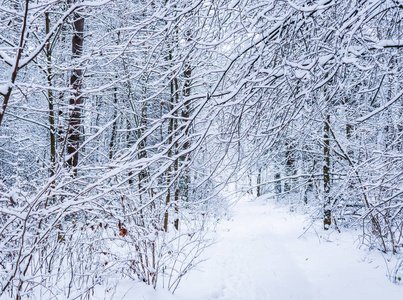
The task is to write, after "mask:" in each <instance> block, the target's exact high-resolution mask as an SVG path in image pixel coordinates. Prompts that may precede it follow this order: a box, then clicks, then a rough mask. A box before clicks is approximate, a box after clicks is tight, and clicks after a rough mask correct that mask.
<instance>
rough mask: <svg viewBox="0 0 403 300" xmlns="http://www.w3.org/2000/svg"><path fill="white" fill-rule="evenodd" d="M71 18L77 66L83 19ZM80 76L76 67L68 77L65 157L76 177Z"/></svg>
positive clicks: (73, 51) (78, 141) (79, 55)
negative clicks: (69, 113) (69, 109)
mask: <svg viewBox="0 0 403 300" xmlns="http://www.w3.org/2000/svg"><path fill="white" fill-rule="evenodd" d="M76 1H77V0H68V4H72V3H74V2H76ZM73 17H74V21H73V28H74V35H73V39H72V54H73V55H72V58H73V63H75V64H77V63H78V62H77V61H75V60H77V59H79V58H80V57H81V56H82V54H83V42H84V18H82V17H81V16H80V15H79V14H78V13H74V14H73ZM82 76H83V70H82V69H81V68H79V67H76V68H74V69H73V73H72V74H71V77H70V85H71V88H72V89H73V91H74V93H73V95H72V96H71V97H70V100H69V104H70V106H71V107H72V112H71V117H70V122H69V127H68V135H67V155H68V156H69V159H68V160H67V164H68V165H69V166H70V167H72V169H73V173H74V175H75V176H76V175H77V165H78V148H79V146H80V135H81V134H80V129H81V109H82V108H81V107H82V96H81V93H80V89H81V84H82V80H83V77H82Z"/></svg>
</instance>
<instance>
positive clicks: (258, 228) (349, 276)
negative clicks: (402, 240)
mask: <svg viewBox="0 0 403 300" xmlns="http://www.w3.org/2000/svg"><path fill="white" fill-rule="evenodd" d="M304 221H305V217H304V216H301V215H298V214H289V213H288V212H287V210H286V209H285V208H278V207H276V205H275V204H274V203H273V200H268V201H264V200H259V199H258V200H255V201H253V202H251V201H247V200H243V201H241V202H239V203H238V204H237V205H236V206H235V208H234V213H233V218H232V220H230V221H225V222H222V224H221V225H220V227H219V230H218V234H219V236H220V238H221V241H220V242H219V243H217V244H216V245H213V246H212V247H211V248H210V249H208V250H207V252H206V254H205V257H209V259H208V260H207V261H206V262H204V263H203V264H202V265H201V266H200V267H199V270H200V271H193V272H191V273H190V274H189V276H188V277H186V278H185V279H184V280H183V282H182V285H181V286H180V288H179V289H178V291H177V292H176V297H175V299H178V300H210V299H218V300H236V299H239V300H241V299H242V300H269V299H272V300H283V299H284V300H285V299H298V300H316V299H317V300H327V299H329V300H331V299H332V300H333V299H337V300H348V299H354V300H359V299H366V300H371V299H385V300H386V299H387V300H393V299H396V300H399V299H403V286H396V285H393V284H391V283H390V282H389V281H388V280H387V278H386V276H385V264H384V262H383V259H382V257H381V256H380V254H379V255H377V254H376V253H372V254H371V256H368V255H367V254H366V253H365V252H363V251H362V250H359V249H356V248H355V246H354V245H353V239H354V237H353V236H352V235H351V234H343V235H339V234H337V233H333V234H332V235H331V236H330V237H328V236H324V234H325V233H324V232H320V231H318V232H317V233H308V234H306V235H304V236H303V237H302V238H299V239H298V237H299V236H300V235H301V234H302V233H303V231H304V229H303V226H304ZM326 234H328V233H326Z"/></svg>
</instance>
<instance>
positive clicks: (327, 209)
mask: <svg viewBox="0 0 403 300" xmlns="http://www.w3.org/2000/svg"><path fill="white" fill-rule="evenodd" d="M323 143H324V147H323V156H324V164H323V192H324V214H323V226H324V229H325V230H328V229H329V227H330V225H331V224H332V211H331V202H332V199H331V197H330V115H327V116H326V121H325V124H324V136H323Z"/></svg>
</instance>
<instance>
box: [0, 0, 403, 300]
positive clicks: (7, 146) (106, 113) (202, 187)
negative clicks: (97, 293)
mask: <svg viewBox="0 0 403 300" xmlns="http://www.w3.org/2000/svg"><path fill="white" fill-rule="evenodd" d="M0 29H1V30H0V103H1V107H0V297H5V298H7V299H8V298H12V299H30V298H33V299H64V298H68V299H77V298H79V299H91V297H92V295H93V290H94V288H95V287H96V286H97V285H105V284H107V283H108V282H112V280H119V279H121V278H125V279H130V280H133V281H140V282H144V283H145V284H146V285H150V286H152V287H154V288H156V287H160V286H162V283H164V288H165V289H167V290H169V291H171V292H174V291H175V290H176V289H177V287H178V286H179V285H180V283H181V280H182V278H183V277H184V275H185V274H187V273H188V272H189V271H191V270H192V268H193V267H194V266H195V265H196V264H197V262H198V261H199V257H200V255H201V254H202V253H203V251H204V250H205V249H206V248H208V246H209V245H210V244H211V239H210V237H209V232H211V230H212V229H213V228H214V226H215V224H216V223H217V222H219V220H220V219H222V218H223V216H224V215H225V212H226V205H227V204H228V199H227V198H228V194H230V197H232V198H236V197H238V196H239V195H242V194H249V195H254V196H255V197H259V196H263V195H266V196H267V195H271V197H275V198H276V199H277V201H279V202H289V201H291V200H290V199H292V201H293V203H294V204H295V205H296V206H297V207H300V208H301V209H304V210H305V211H309V214H310V218H311V219H312V220H313V221H315V222H320V224H321V228H322V230H324V231H330V230H333V231H340V232H343V231H344V230H349V229H350V228H355V229H357V230H358V231H359V232H360V241H359V243H360V244H361V245H363V246H365V247H367V248H368V249H372V250H373V251H379V252H382V253H388V254H390V255H394V256H396V255H401V254H402V252H403V1H401V0H311V1H305V0H304V1H303V0H1V1H0ZM229 190H230V191H229ZM352 247H356V246H354V245H352ZM402 269H403V262H402V263H401V268H400V271H399V270H397V269H396V274H398V271H399V272H400V273H399V274H401V273H402V272H403V271H402ZM391 281H394V282H396V283H399V282H400V281H401V277H398V276H395V277H394V278H391Z"/></svg>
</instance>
